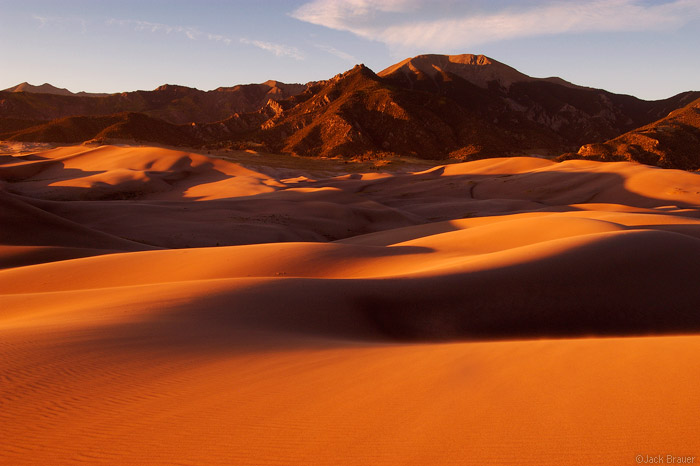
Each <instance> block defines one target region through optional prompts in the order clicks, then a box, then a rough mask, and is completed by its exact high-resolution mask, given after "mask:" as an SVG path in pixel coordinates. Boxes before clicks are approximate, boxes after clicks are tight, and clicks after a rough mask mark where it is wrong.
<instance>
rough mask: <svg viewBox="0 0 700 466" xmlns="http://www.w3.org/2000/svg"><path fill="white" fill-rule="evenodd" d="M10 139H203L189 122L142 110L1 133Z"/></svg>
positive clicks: (186, 142)
mask: <svg viewBox="0 0 700 466" xmlns="http://www.w3.org/2000/svg"><path fill="white" fill-rule="evenodd" d="M3 136H5V137H4V139H7V140H11V141H32V142H58V143H64V144H76V143H81V142H86V141H95V142H105V141H111V142H115V141H121V140H124V141H136V142H145V143H158V144H166V145H170V146H190V147H191V146H197V145H200V144H201V141H200V140H199V139H197V138H196V137H193V136H192V135H191V132H190V131H189V130H188V128H187V126H186V125H173V124H171V123H168V122H165V121H163V120H160V119H157V118H152V117H149V116H148V115H144V114H142V113H133V112H124V113H118V114H114V115H106V116H75V117H66V118H60V119H58V120H53V121H50V122H47V123H43V124H39V125H36V126H32V127H29V128H24V129H22V130H20V131H16V132H13V133H12V134H6V135H3V134H0V138H3Z"/></svg>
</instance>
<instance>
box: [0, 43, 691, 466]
mask: <svg viewBox="0 0 700 466" xmlns="http://www.w3.org/2000/svg"><path fill="white" fill-rule="evenodd" d="M0 140H2V142H0V463H3V464H8V465H25V464H26V465H35V464H66V465H68V464H85V463H88V464H168V465H170V464H179V465H201V464H207V465H217V464H221V465H229V464H235V465H273V464H274V465H280V464H285V465H286V464H299V465H302V464H303V465H338V464H348V465H351V464H352V465H360V464H368V465H397V464H414V465H429V464H439V465H449V464H454V465H467V464H474V465H483V464H537V465H548V464H550V465H558V464H580V465H589V464H611V465H612V464H615V465H618V464H637V463H640V462H642V461H640V460H639V459H638V458H639V455H642V459H643V460H644V461H646V460H647V459H648V457H653V456H655V455H663V459H664V461H665V462H666V463H669V462H671V461H670V460H673V462H675V463H681V462H683V463H693V462H695V463H697V462H698V461H700V459H697V458H700V443H698V440H697V439H698V435H697V434H698V432H700V418H699V417H698V416H697V412H698V408H700V391H698V388H697V387H698V381H699V380H700V362H699V361H698V357H697V356H698V354H699V353H700V287H698V286H697V279H698V277H700V174H698V172H697V170H698V169H700V92H697V91H689V92H684V93H682V94H678V95H675V96H671V97H669V98H667V99H663V100H655V101H647V100H641V99H637V98H635V97H632V96H629V95H621V94H614V93H611V92H607V91H604V90H601V89H594V88H589V87H583V86H579V85H576V84H572V83H569V82H567V81H564V80H562V79H560V78H533V77H530V76H527V75H525V74H523V73H521V72H519V71H517V70H515V69H514V68H512V67H510V66H507V65H505V64H503V63H500V62H498V61H496V60H493V59H491V58H489V57H486V56H483V55H421V56H417V57H413V58H409V59H406V60H404V61H401V62H398V63H396V64H395V65H393V66H390V67H388V68H386V69H385V70H383V71H380V72H378V73H375V72H374V71H372V70H371V69H369V68H367V67H365V66H363V65H357V66H355V67H354V68H352V69H350V70H348V71H346V72H344V73H340V74H338V75H336V76H335V77H332V78H330V79H327V80H323V81H314V82H310V83H307V84H285V83H281V82H278V81H268V82H265V83H262V84H249V85H239V86H234V87H222V88H219V89H215V90H212V91H200V90H197V89H193V88H188V87H184V86H175V85H164V86H161V87H158V88H157V89H155V90H153V91H136V92H124V93H118V94H86V93H79V94H73V93H72V92H70V91H67V90H65V89H59V88H55V87H53V86H51V85H48V84H47V85H43V86H31V85H28V84H26V83H24V84H23V85H19V86H16V87H13V88H10V89H7V90H5V91H2V92H0ZM689 458H695V459H694V460H693V461H691V460H690V459H689Z"/></svg>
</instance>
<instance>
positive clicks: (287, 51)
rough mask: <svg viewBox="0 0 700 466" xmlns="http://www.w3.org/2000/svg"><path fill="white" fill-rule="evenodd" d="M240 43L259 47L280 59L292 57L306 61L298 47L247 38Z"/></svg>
mask: <svg viewBox="0 0 700 466" xmlns="http://www.w3.org/2000/svg"><path fill="white" fill-rule="evenodd" d="M239 42H240V43H241V44H246V45H252V46H253V47H257V48H259V49H262V50H266V51H268V52H271V53H274V54H275V55H276V56H278V57H291V58H294V59H295V60H303V59H304V55H303V54H302V53H301V51H299V49H297V48H296V47H291V46H289V45H284V44H276V43H274V42H264V41H261V40H251V39H246V38H245V37H244V38H241V39H240V40H239Z"/></svg>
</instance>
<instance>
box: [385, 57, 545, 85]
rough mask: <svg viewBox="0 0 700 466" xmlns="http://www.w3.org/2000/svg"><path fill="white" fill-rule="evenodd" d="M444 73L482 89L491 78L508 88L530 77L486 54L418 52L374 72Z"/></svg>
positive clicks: (428, 75)
mask: <svg viewBox="0 0 700 466" xmlns="http://www.w3.org/2000/svg"><path fill="white" fill-rule="evenodd" d="M446 73H450V74H453V75H457V76H459V77H461V78H463V79H465V80H467V81H469V82H471V83H472V84H475V85H477V86H479V87H482V88H487V87H488V83H489V82H491V81H496V82H498V84H500V85H501V86H503V87H510V85H511V84H513V83H514V82H519V81H531V80H532V79H533V78H531V77H529V76H527V75H525V74H523V73H521V72H519V71H518V70H516V69H515V68H511V67H510V66H508V65H504V64H503V63H501V62H498V61H496V60H494V59H492V58H489V57H487V56H486V55H474V54H462V55H434V54H430V55H418V56H416V57H412V58H407V59H405V60H403V61H401V62H399V63H396V64H395V65H392V66H390V67H388V68H386V69H385V70H383V71H381V72H379V73H378V74H379V76H382V77H387V76H391V75H396V74H404V75H408V76H409V77H420V76H427V77H429V78H434V77H435V76H437V75H439V74H446Z"/></svg>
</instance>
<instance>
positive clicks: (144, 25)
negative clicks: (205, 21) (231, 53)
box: [107, 18, 233, 45]
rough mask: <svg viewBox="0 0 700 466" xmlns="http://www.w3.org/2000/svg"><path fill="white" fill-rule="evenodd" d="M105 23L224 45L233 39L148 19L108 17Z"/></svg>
mask: <svg viewBox="0 0 700 466" xmlns="http://www.w3.org/2000/svg"><path fill="white" fill-rule="evenodd" d="M107 24H115V25H118V26H123V27H128V28H131V29H133V30H135V31H147V32H152V33H161V34H172V33H175V34H182V35H184V36H185V37H187V38H188V39H190V40H198V39H205V40H211V41H214V42H222V43H224V44H226V45H230V44H231V42H233V39H231V38H230V37H227V36H224V35H222V34H212V33H209V32H202V31H200V30H199V29H197V28H194V27H190V26H170V25H168V24H162V23H152V22H150V21H139V20H134V19H113V18H112V19H109V20H107Z"/></svg>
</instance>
